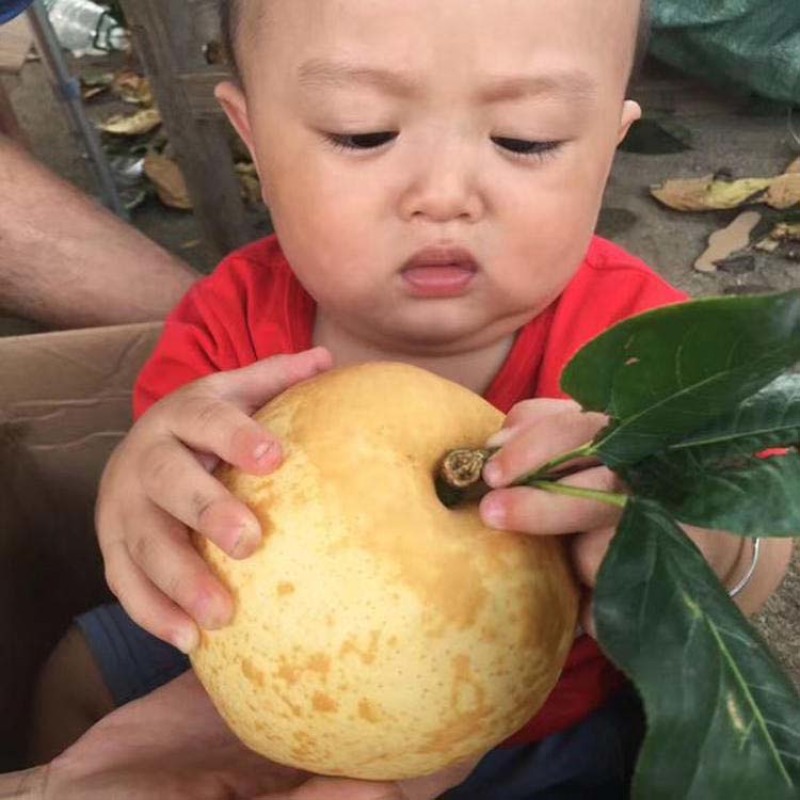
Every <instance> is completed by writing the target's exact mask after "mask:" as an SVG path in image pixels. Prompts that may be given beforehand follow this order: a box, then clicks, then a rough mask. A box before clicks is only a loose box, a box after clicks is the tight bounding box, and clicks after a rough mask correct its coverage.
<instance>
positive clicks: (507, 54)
mask: <svg viewBox="0 0 800 800" xmlns="http://www.w3.org/2000/svg"><path fill="white" fill-rule="evenodd" d="M222 10H223V19H224V21H225V28H226V30H227V32H228V36H229V39H230V47H231V51H232V52H233V53H234V54H235V59H236V63H237V67H238V80H237V81H236V82H230V83H225V84H223V85H221V86H220V87H219V88H218V90H217V96H218V98H219V101H220V102H221V103H222V105H223V107H224V108H225V111H226V112H227V114H228V117H229V118H230V120H231V122H232V123H233V125H234V126H235V128H236V129H237V131H238V132H239V134H240V136H241V137H242V139H243V140H244V142H245V143H246V144H247V146H248V147H249V149H250V151H251V153H252V155H253V159H254V161H255V164H256V166H257V168H258V172H259V175H260V177H261V182H262V187H263V196H264V200H265V202H266V204H267V206H268V207H269V209H270V212H271V215H272V220H273V223H274V226H275V231H276V236H275V237H273V238H270V239H267V240H265V241H261V242H258V243H255V244H253V245H251V246H249V247H246V248H244V249H243V250H241V251H239V252H237V253H235V254H233V255H232V256H230V257H229V258H228V259H226V260H225V261H224V262H223V263H222V264H221V265H220V266H219V268H218V269H217V271H216V272H215V273H214V274H213V275H212V276H210V277H209V278H208V279H206V280H204V281H201V282H200V283H199V284H198V285H196V286H195V287H194V288H193V289H192V290H191V291H190V292H189V294H188V295H187V296H186V298H185V299H184V300H183V302H182V303H181V304H180V306H179V307H178V308H177V309H176V310H175V311H174V313H173V314H172V316H171V317H170V319H169V321H168V323H167V326H166V329H165V332H164V335H163V339H162V341H161V343H160V345H159V347H158V349H157V351H156V353H155V355H154V356H153V357H152V359H151V361H150V362H149V363H148V365H147V366H146V367H145V369H144V371H143V373H142V375H141V376H140V379H139V382H138V385H137V389H136V397H135V410H136V415H137V417H138V421H137V423H136V424H135V426H134V427H133V429H132V430H131V432H130V434H129V435H128V437H127V438H126V439H125V440H124V442H123V443H122V444H121V445H120V447H119V448H118V449H117V451H116V452H115V454H114V456H113V457H112V459H111V461H110V463H109V465H108V468H107V470H106V473H105V475H104V478H103V481H102V485H101V489H100V498H99V504H98V513H97V522H98V531H99V538H100V543H101V547H102V550H103V555H104V558H105V563H106V571H107V577H108V582H109V585H110V586H111V588H112V590H113V592H114V593H115V594H116V595H117V597H118V598H119V599H120V602H121V603H122V605H123V606H124V608H125V611H123V610H122V608H121V607H119V606H110V607H107V608H104V609H98V610H97V611H95V612H92V613H90V614H88V615H86V616H84V617H82V618H81V619H80V620H79V621H78V626H79V631H80V632H78V631H77V630H76V631H73V632H71V633H70V635H69V636H68V638H67V640H65V642H64V643H62V645H61V646H60V648H59V652H57V654H56V657H58V658H59V659H60V660H61V663H65V662H66V663H81V664H89V665H91V666H90V667H88V668H87V669H85V670H84V671H83V674H84V675H85V676H86V677H84V678H83V684H84V689H83V690H81V691H82V692H83V693H82V694H81V702H82V703H83V707H84V708H85V707H87V706H86V702H87V700H88V698H90V697H91V698H95V700H93V702H94V703H95V704H96V702H97V701H96V698H97V697H98V696H101V697H105V700H104V701H103V703H104V704H107V705H108V706H109V707H110V706H111V705H112V704H120V703H123V702H126V701H127V700H129V699H132V698H133V697H136V696H138V695H141V694H143V693H145V692H147V691H149V690H150V689H151V688H153V687H154V686H156V685H158V684H159V683H162V682H164V681H166V680H168V679H169V678H170V677H172V676H173V675H175V674H177V673H178V672H180V671H182V670H184V669H186V667H187V662H186V660H185V658H184V657H183V656H182V655H181V654H180V653H179V652H178V650H180V651H183V652H184V653H188V652H190V651H191V650H192V649H193V648H194V647H195V646H196V645H197V642H198V637H199V628H207V629H213V628H218V627H220V626H223V625H225V624H226V623H227V622H228V621H229V620H230V618H231V615H232V613H233V601H232V598H231V597H230V596H229V595H228V594H227V593H226V591H225V590H224V588H223V587H222V586H221V585H220V584H219V583H218V582H217V580H216V579H215V578H214V576H213V575H212V574H211V573H210V571H209V570H208V569H207V568H206V566H205V564H204V562H203V561H202V560H201V559H200V558H199V556H198V555H197V553H196V552H195V551H194V550H193V548H192V546H191V544H190V541H189V538H188V535H187V529H188V528H193V529H196V530H198V531H199V532H201V533H202V534H203V535H205V536H207V537H208V538H209V539H211V540H212V541H214V542H215V543H216V544H217V545H219V547H221V548H222V549H223V550H224V551H226V552H227V553H229V554H230V555H231V556H233V557H234V558H247V557H248V555H250V554H251V553H252V552H253V551H254V550H255V549H256V548H257V547H258V546H259V543H260V539H261V531H260V530H259V528H258V524H257V522H256V520H255V518H254V517H253V515H252V514H251V512H250V511H249V510H248V509H247V508H246V507H245V506H244V505H242V504H241V503H239V502H237V501H236V500H234V499H233V498H232V497H231V496H229V495H228V494H227V492H226V490H225V489H224V488H223V487H222V486H221V485H220V484H219V483H217V481H216V480H215V479H214V478H213V477H212V476H211V475H210V474H209V470H210V468H211V467H212V466H213V465H214V464H215V463H216V462H217V461H218V460H223V461H226V462H230V463H232V464H235V465H237V466H239V467H241V468H242V469H244V470H247V471H250V472H254V473H268V472H270V471H271V470H274V469H276V468H278V467H279V465H280V461H281V445H280V442H279V441H276V440H275V439H274V438H273V437H271V436H270V435H269V434H268V433H266V432H264V431H262V430H261V429H260V428H259V427H258V426H257V425H256V424H255V422H253V421H252V420H251V419H250V418H249V416H248V415H249V414H251V413H252V412H253V411H254V410H255V409H257V408H258V407H260V406H261V405H262V404H263V403H265V402H266V401H267V400H269V399H270V398H271V397H273V396H275V395H276V394H278V393H279V392H281V391H282V390H284V389H285V388H287V387H288V386H290V385H291V384H293V383H295V382H297V381H300V380H303V379H305V378H308V377H310V376H312V375H314V374H316V373H318V372H320V371H322V370H325V369H327V368H329V367H330V366H331V364H336V365H338V366H342V365H347V364H354V363H358V362H364V361H371V360H378V359H380V360H396V361H404V362H407V363H411V364H415V365H417V366H420V367H423V368H425V369H428V370H430V371H432V372H436V373H438V374H440V375H442V376H444V377H446V378H449V379H451V380H454V381H457V382H459V383H461V384H463V385H464V386H467V387H469V388H470V389H472V390H474V391H475V392H479V393H482V394H483V395H484V396H485V397H486V398H487V399H488V400H489V401H490V402H492V403H493V404H495V405H496V406H497V407H498V408H500V409H501V410H502V411H504V412H506V413H507V414H508V416H507V420H506V423H505V425H504V428H503V430H502V431H501V433H500V434H499V435H498V436H497V437H496V438H495V441H494V444H495V445H501V449H500V451H499V452H498V453H497V455H496V456H495V457H494V458H493V459H492V461H491V462H490V463H489V465H488V466H487V468H486V471H485V478H486V481H487V483H489V485H490V486H491V487H493V489H494V490H493V491H492V492H490V493H489V494H488V495H487V496H486V497H485V498H484V499H483V500H482V502H481V506H480V512H481V514H482V517H483V519H484V520H485V522H486V523H487V524H488V525H490V526H493V527H496V528H501V529H511V530H514V531H519V532H521V533H522V534H526V535H531V536H540V535H557V536H564V537H565V541H566V542H568V544H569V547H570V551H571V555H572V559H573V563H574V567H575V571H576V574H577V575H578V577H579V579H580V581H581V583H582V584H583V586H584V608H583V616H582V622H583V628H584V630H585V631H586V632H587V633H586V634H583V635H581V636H579V637H578V638H577V639H576V641H575V645H574V648H573V652H572V653H571V655H570V658H569V661H568V663H567V667H566V669H565V672H564V674H563V677H562V679H561V681H560V683H559V684H558V686H557V687H556V689H555V690H554V692H553V694H552V695H551V697H550V699H549V700H548V703H547V704H546V706H545V707H544V709H542V711H541V712H540V713H539V714H538V715H537V716H536V718H535V719H533V720H531V722H530V723H529V724H528V725H527V726H526V727H525V728H524V729H523V730H522V731H520V732H519V733H518V734H517V735H516V736H515V737H514V738H513V739H512V740H511V741H509V742H507V743H506V745H505V746H504V747H502V748H498V749H497V750H495V751H493V752H492V753H489V754H487V755H486V757H485V758H484V759H483V760H482V761H481V762H480V764H479V765H478V766H477V768H476V770H475V771H474V772H473V773H472V775H471V776H470V777H469V778H468V779H467V780H466V782H463V783H461V784H460V785H459V786H456V787H454V788H453V789H452V790H451V793H449V794H448V797H452V798H458V800H466V798H481V800H492V799H493V798H498V800H499V799H502V800H513V798H517V797H519V798H538V797H547V798H560V797H576V796H580V797H601V796H602V797H617V796H619V797H623V796H625V791H626V782H627V780H628V777H629V771H630V768H631V764H632V762H633V759H634V757H635V752H636V746H637V743H638V740H639V737H640V735H641V716H640V711H639V709H638V706H637V704H636V700H635V698H634V696H633V694H632V693H631V692H630V690H628V689H626V688H625V683H624V680H623V679H622V677H621V676H620V675H619V674H618V673H617V672H616V671H615V670H614V668H613V667H612V666H611V665H610V664H609V663H608V662H607V661H606V660H605V658H604V657H603V655H602V654H601V652H600V650H599V649H598V647H597V645H596V644H595V642H594V640H593V639H592V638H591V633H592V631H593V626H592V620H591V601H592V587H593V585H594V583H595V578H596V574H597V570H598V567H599V565H600V563H601V561H602V559H603V555H604V553H605V551H606V549H607V547H608V543H609V540H610V538H611V537H612V536H613V532H614V527H615V525H616V523H617V522H618V520H619V510H618V509H614V508H611V507H609V506H606V505H603V504H600V503H596V502H593V501H587V500H583V499H575V498H567V497H561V496H553V495H550V494H544V493H541V492H538V491H536V490H534V489H529V488H508V485H509V483H510V482H512V481H513V479H514V478H515V477H517V476H519V475H521V474H523V473H525V472H529V471H531V470H533V469H534V468H535V467H537V466H538V465H540V464H542V463H543V462H545V461H547V460H548V459H549V458H551V457H553V456H555V455H557V454H560V453H563V452H566V451H569V450H572V449H574V448H576V447H578V446H580V445H582V444H584V443H586V442H587V441H589V440H591V439H592V437H593V436H594V435H595V434H596V433H597V431H598V430H600V428H602V427H603V426H604V424H605V423H606V420H605V418H604V417H603V416H602V415H599V414H588V413H582V412H581V410H580V409H579V408H578V407H577V406H576V405H575V404H574V403H573V402H571V401H570V400H568V399H565V398H564V396H563V394H562V393H561V392H560V390H559V378H560V374H561V371H562V369H563V367H564V365H565V364H566V362H567V360H568V359H569V358H570V356H571V355H572V354H573V353H575V351H576V350H577V349H578V348H579V347H580V346H581V345H583V344H584V343H585V342H587V341H588V340H589V339H590V338H592V337H593V336H595V335H597V334H599V333H600V332H602V331H603V330H605V329H606V328H608V327H609V326H610V325H612V324H614V323H615V322H617V321H619V320H621V319H623V318H625V317H628V316H630V315H632V314H635V313H637V312H641V311H644V310H646V309H649V308H652V307H655V306H659V305H663V304H666V303H672V302H676V301H679V300H681V299H683V297H684V296H683V295H682V294H681V293H680V292H678V291H677V290H675V289H673V288H672V287H670V286H669V285H667V284H666V283H665V282H664V281H663V280H661V279H660V278H659V277H658V276H657V275H656V274H655V273H653V272H652V271H651V270H650V269H648V267H647V266H645V265H644V264H643V263H642V262H640V261H639V260H637V259H635V258H633V257H632V256H630V255H628V254H627V253H625V252H623V251H622V250H620V249H619V248H617V247H615V246H614V245H612V244H611V243H609V242H606V241H603V240H601V239H599V238H597V237H595V236H594V235H593V233H594V228H595V224H596V221H597V216H598V213H599V210H600V205H601V199H602V196H603V190H604V187H605V184H606V181H607V178H608V175H609V171H610V169H611V165H612V161H613V157H614V153H615V150H616V147H617V145H618V144H619V142H620V141H621V140H622V139H623V137H624V136H625V134H626V132H627V131H628V129H629V127H630V126H631V124H632V123H633V122H634V121H636V120H637V119H638V118H639V116H640V109H639V107H638V105H637V104H636V103H635V102H632V101H631V100H627V99H626V89H627V86H628V82H629V78H630V74H631V70H632V66H633V64H634V61H635V59H636V50H637V41H638V42H639V43H640V47H641V42H642V41H643V38H644V37H643V31H644V30H645V23H644V11H643V9H642V8H641V3H640V0H605V1H604V2H602V3H598V2H597V0H402V1H399V0H237V2H233V1H232V0H230V1H229V2H224V3H223V4H222ZM565 480H566V481H568V482H570V483H573V484H574V485H577V486H581V487H585V488H591V489H601V490H609V489H615V490H621V488H620V487H617V485H616V479H615V477H614V475H613V474H612V473H611V472H610V471H609V470H607V469H606V468H604V467H603V466H602V465H599V464H587V465H586V467H585V469H584V470H582V471H581V472H579V473H577V474H574V475H572V476H570V477H569V478H566V479H565ZM689 533H690V535H691V536H692V538H693V539H694V541H695V542H696V543H697V544H698V546H699V547H700V548H701V550H702V552H703V553H704V555H705V557H706V558H707V560H708V562H709V564H710V565H711V567H712V568H713V569H714V570H715V572H716V573H717V574H718V575H719V577H720V579H721V580H722V581H723V582H724V583H726V584H727V585H728V586H732V585H734V584H735V583H736V582H737V581H738V580H739V579H740V577H741V576H742V575H743V574H744V573H745V572H746V571H747V568H748V567H749V565H750V563H751V560H752V557H753V555H752V549H751V548H752V544H751V543H750V542H749V541H745V540H743V539H741V538H739V537H734V536H730V535H727V534H725V533H721V532H714V533H711V532H705V531H699V530H691V531H689ZM790 546H791V545H790V543H789V542H788V541H779V540H769V541H765V542H764V547H763V550H762V554H761V559H760V561H759V565H758V569H757V570H756V571H755V574H754V575H753V577H752V579H751V580H750V582H749V583H748V585H747V587H746V588H745V590H744V591H742V592H741V593H740V594H738V596H737V602H738V603H739V604H740V605H741V607H742V608H743V609H744V610H745V611H746V612H752V611H754V610H755V609H756V608H758V607H759V606H760V605H761V604H762V603H763V602H764V601H765V600H766V598H767V597H768V596H769V594H770V593H771V592H772V591H773V590H774V588H775V587H776V586H777V584H778V583H779V581H780V579H781V577H782V574H783V572H784V570H785V568H786V564H787V561H788V553H789V548H790ZM126 612H127V613H126ZM128 615H129V616H128ZM132 620H133V621H135V623H138V625H137V624H134V622H132ZM139 626H141V627H139ZM145 631H149V633H146V632H145ZM150 634H153V635H154V636H151V635H150ZM159 640H163V641H159ZM165 642H168V643H170V644H171V645H174V648H177V650H176V649H173V647H171V646H169V645H167V644H165ZM52 673H53V670H52V669H49V668H48V669H47V670H46V671H45V675H44V677H43V686H44V687H49V688H48V691H49V692H50V695H49V696H57V691H56V689H54V687H53V683H54V681H55V679H54V678H53V675H52ZM72 692H73V695H72V696H73V700H74V695H75V694H76V692H77V690H76V689H74V688H73V690H72ZM54 693H55V694H54ZM98 693H100V695H98ZM103 693H104V694H103ZM72 705H73V706H77V705H80V704H79V703H78V702H77V701H73V703H72ZM87 724H88V721H87ZM74 727H75V726H73V729H74ZM51 729H52V726H51Z"/></svg>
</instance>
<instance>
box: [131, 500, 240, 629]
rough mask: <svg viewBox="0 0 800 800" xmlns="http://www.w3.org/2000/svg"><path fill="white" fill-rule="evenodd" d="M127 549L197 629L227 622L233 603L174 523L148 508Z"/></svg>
mask: <svg viewBox="0 0 800 800" xmlns="http://www.w3.org/2000/svg"><path fill="white" fill-rule="evenodd" d="M148 517H150V518H149V519H148ZM154 530H155V531H157V534H156V535H153V534H152V532H153V531H154ZM127 546H128V552H129V554H130V557H131V560H132V561H133V562H134V563H135V564H136V566H137V567H139V568H140V569H141V570H142V572H143V573H144V574H145V575H146V576H147V578H148V580H150V581H151V582H152V583H153V584H154V585H155V587H156V588H157V589H159V590H160V591H161V592H163V593H164V594H165V595H166V596H167V597H168V598H169V599H170V600H171V601H172V602H174V603H175V604H177V605H178V606H179V607H180V608H182V609H183V610H184V611H186V612H188V614H189V615H190V616H191V617H192V618H193V619H194V620H196V621H197V623H198V624H199V625H200V626H201V627H203V628H205V629H207V630H215V629H217V628H221V627H223V626H224V625H226V624H227V623H229V622H230V620H231V617H232V616H233V599H232V598H231V596H230V594H229V593H228V591H227V590H226V589H225V587H224V586H223V585H222V584H221V583H220V581H219V580H218V579H217V578H216V577H214V575H213V573H212V572H211V570H210V569H209V567H208V565H207V564H206V562H205V561H203V559H202V558H201V557H200V555H199V553H198V552H197V551H196V550H195V549H194V547H193V546H192V543H191V541H190V540H189V535H188V532H187V531H186V529H185V528H184V526H183V525H181V524H179V523H178V522H177V520H170V519H169V517H167V515H166V514H164V512H162V511H161V509H157V508H155V507H152V508H151V511H150V513H149V514H148V515H144V516H141V515H140V516H139V517H137V528H136V534H135V535H132V536H129V537H128V540H127Z"/></svg>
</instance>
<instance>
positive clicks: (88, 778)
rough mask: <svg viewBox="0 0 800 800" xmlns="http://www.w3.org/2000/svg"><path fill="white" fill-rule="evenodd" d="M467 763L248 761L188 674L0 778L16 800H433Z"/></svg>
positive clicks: (1, 791)
mask: <svg viewBox="0 0 800 800" xmlns="http://www.w3.org/2000/svg"><path fill="white" fill-rule="evenodd" d="M471 767H472V765H462V766H459V767H452V768H450V769H449V770H446V771H444V772H441V773H439V774H437V775H431V776H428V777H426V778H418V779H415V780H408V781H400V782H397V783H371V782H361V781H350V780H342V779H334V778H321V777H315V776H312V775H309V774H307V773H303V772H301V771H299V770H296V769H292V768H290V767H285V766H281V765H279V764H275V763H273V762H270V761H267V760H266V759H264V758H262V757H260V756H258V755H256V754H255V753H253V752H252V751H250V750H248V749H247V748H246V747H245V746H244V745H242V744H241V743H240V742H239V741H238V740H237V739H236V738H235V737H234V736H233V734H232V733H231V732H230V731H229V730H228V728H227V726H226V725H225V724H224V723H223V721H222V719H221V718H220V716H219V714H218V713H217V712H216V710H215V709H214V707H213V706H212V704H211V701H210V700H209V699H208V695H206V693H205V691H204V690H203V688H202V687H201V686H200V684H199V683H198V681H197V678H196V677H195V676H194V674H193V673H192V672H187V673H185V674H184V675H182V676H181V677H179V678H176V679H175V680H174V681H172V682H171V683H169V684H167V685H166V686H163V687H161V688H160V689H157V690H156V691H155V692H153V693H152V694H150V695H148V696H146V697H144V698H142V699H141V700H137V701H135V702H132V703H128V704H127V705H124V706H122V707H121V708H119V709H118V710H117V711H115V712H114V713H113V714H111V715H109V716H108V717H105V718H104V719H102V720H101V721H100V722H98V723H97V724H96V725H95V726H94V727H93V728H92V729H91V730H90V731H88V732H87V733H86V735H84V736H83V738H81V739H80V740H79V741H78V742H76V743H75V744H74V745H72V746H71V747H70V748H69V749H67V750H66V751H65V752H64V753H63V754H62V755H61V756H59V757H58V758H56V759H54V760H53V761H52V762H50V764H49V765H48V766H46V767H41V768H39V769H35V770H30V771H28V772H18V773H13V774H10V775H5V776H0V798H6V797H9V798H18V800H108V798H110V797H114V798H115V800H152V798H154V797H157V798H158V799H159V800H185V798H196V797H203V798H208V800H234V799H235V798H244V797H247V798H253V800H433V798H435V797H438V796H439V795H441V794H442V793H443V792H444V791H445V790H447V789H449V788H450V787H451V786H454V785H456V784H458V783H459V782H461V781H462V780H463V779H464V778H465V777H466V776H467V775H468V773H469V771H470V769H471Z"/></svg>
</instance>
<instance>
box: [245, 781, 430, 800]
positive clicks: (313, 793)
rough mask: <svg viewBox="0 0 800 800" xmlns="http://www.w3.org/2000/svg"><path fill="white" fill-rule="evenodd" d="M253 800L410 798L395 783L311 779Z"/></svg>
mask: <svg viewBox="0 0 800 800" xmlns="http://www.w3.org/2000/svg"><path fill="white" fill-rule="evenodd" d="M254 800H410V798H409V795H407V794H406V793H405V792H404V791H403V790H402V789H401V788H400V786H399V785H398V784H396V783H373V782H365V781H350V780H340V779H337V778H313V779H312V780H310V781H308V782H307V783H304V784H303V785H302V786H299V787H298V788H296V789H292V790H291V791H288V792H279V793H269V794H264V795H259V796H258V797H257V798H254ZM431 800H433V795H432V796H431Z"/></svg>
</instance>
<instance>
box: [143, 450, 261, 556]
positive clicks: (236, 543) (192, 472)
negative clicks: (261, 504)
mask: <svg viewBox="0 0 800 800" xmlns="http://www.w3.org/2000/svg"><path fill="white" fill-rule="evenodd" d="M141 476H142V478H141V480H142V484H143V486H144V490H145V492H146V494H147V496H148V498H149V499H150V500H151V501H152V502H153V503H154V504H155V505H156V506H158V507H160V508H161V509H163V510H164V511H166V512H167V514H169V515H171V516H172V517H175V518H176V519H178V520H180V521H181V522H182V523H183V524H184V525H186V526H187V527H189V528H191V529H192V530H196V531H197V532H198V533H200V534H202V535H203V536H205V537H206V538H207V539H209V540H211V541H212V542H214V544H216V545H217V546H218V547H220V548H221V549H222V550H223V551H224V552H225V553H227V554H228V555H230V556H231V557H233V558H245V557H246V556H248V555H251V554H252V553H253V551H254V550H255V549H256V547H258V545H259V543H260V541H261V528H260V526H259V523H258V520H257V519H256V517H255V515H254V514H253V512H252V511H251V510H250V509H249V508H248V507H247V505H246V504H245V503H242V502H241V501H240V500H237V499H236V498H235V497H234V496H233V495H232V494H231V493H230V492H229V491H228V490H227V489H226V488H225V487H224V486H223V485H222V484H221V483H220V482H219V481H218V480H217V479H216V478H215V477H214V476H213V475H210V474H209V473H208V471H207V470H206V469H205V468H204V467H203V465H202V464H201V463H200V462H199V461H198V459H197V458H196V457H195V455H194V454H193V453H191V452H190V451H189V450H187V449H186V448H185V447H184V446H183V445H182V444H181V443H180V442H178V441H176V440H175V439H174V438H173V437H172V436H169V435H165V436H164V437H163V438H162V439H161V441H160V442H159V443H158V444H156V445H154V446H153V447H151V448H150V449H149V450H148V451H147V454H146V455H145V456H144V457H143V460H142V464H141ZM141 535H142V536H144V535H146V531H143V532H142V534H141Z"/></svg>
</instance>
